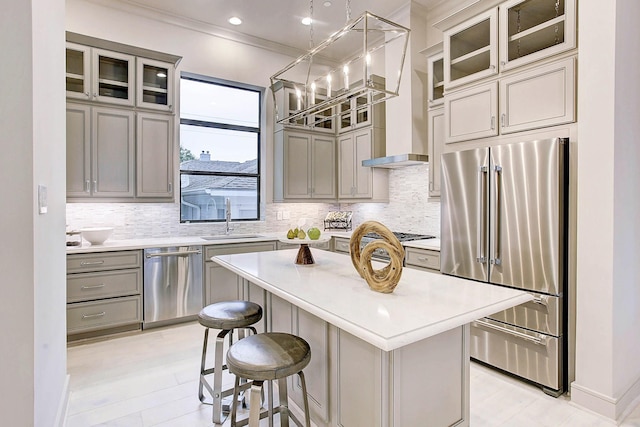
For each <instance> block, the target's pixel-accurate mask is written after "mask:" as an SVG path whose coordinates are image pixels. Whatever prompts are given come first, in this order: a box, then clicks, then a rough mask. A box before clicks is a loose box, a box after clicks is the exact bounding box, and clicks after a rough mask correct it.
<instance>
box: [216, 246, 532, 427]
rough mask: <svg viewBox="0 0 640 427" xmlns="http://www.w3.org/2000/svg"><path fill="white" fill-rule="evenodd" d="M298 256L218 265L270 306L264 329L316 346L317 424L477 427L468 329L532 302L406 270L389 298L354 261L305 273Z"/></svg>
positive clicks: (309, 372)
mask: <svg viewBox="0 0 640 427" xmlns="http://www.w3.org/2000/svg"><path fill="white" fill-rule="evenodd" d="M295 256H296V251H295V250H285V251H276V252H260V253H247V254H237V255H223V256H216V257H213V258H212V260H213V261H214V262H216V263H218V264H220V265H221V266H223V267H225V268H227V269H229V270H231V271H232V272H234V273H236V274H237V275H238V277H239V280H238V291H239V292H238V294H239V297H242V298H246V299H250V300H254V301H257V302H260V303H262V305H263V307H264V310H265V319H266V322H265V329H266V330H271V331H284V332H291V333H294V334H297V335H300V336H302V337H303V338H305V339H307V341H309V343H310V345H311V348H312V361H311V363H310V365H309V366H308V367H307V369H305V375H306V376H307V381H308V389H309V390H308V394H309V398H310V403H311V412H312V418H313V421H314V423H315V424H316V425H321V426H345V427H349V426H354V427H356V426H365V425H366V426H394V427H401V426H419V425H420V426H421V425H428V426H448V425H468V424H469V348H468V346H469V327H468V324H469V322H471V321H473V320H476V319H479V318H481V317H484V316H486V315H489V314H491V313H495V312H497V311H500V310H504V309H506V308H509V307H513V306H515V305H519V304H521V303H524V302H526V301H529V300H531V299H532V296H531V295H529V294H527V293H525V292H521V291H516V290H513V289H507V288H501V287H497V286H490V285H486V284H482V283H478V282H473V281H468V280H464V279H459V278H454V277H449V276H445V275H439V274H433V273H429V272H423V271H418V270H412V269H406V268H405V269H404V270H403V273H402V278H401V280H400V282H399V284H398V286H397V287H396V289H395V291H394V292H393V293H392V294H382V293H378V292H374V291H372V290H370V289H369V287H368V285H367V284H366V282H365V281H364V280H363V279H362V278H360V276H359V275H358V273H357V272H356V270H355V269H354V267H353V265H352V264H351V260H350V258H349V257H348V256H344V255H340V254H336V253H331V252H325V251H315V252H314V258H315V260H316V263H315V264H313V265H305V266H302V265H296V264H295V263H294V260H295ZM381 266H383V264H378V266H377V268H380V267H381ZM374 267H376V266H374ZM292 385H293V389H294V390H293V392H292V393H291V398H292V399H293V401H294V402H296V403H298V402H300V396H299V387H297V385H296V384H295V383H294V381H292Z"/></svg>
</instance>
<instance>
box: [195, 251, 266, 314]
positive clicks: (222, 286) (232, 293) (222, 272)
mask: <svg viewBox="0 0 640 427" xmlns="http://www.w3.org/2000/svg"><path fill="white" fill-rule="evenodd" d="M275 249H276V243H275V242H255V243H237V244H231V245H211V246H205V258H204V259H205V269H204V280H205V289H204V297H205V298H204V300H205V305H209V304H213V303H214V302H220V301H228V300H234V299H238V298H240V297H241V296H242V294H243V290H242V288H241V287H240V283H239V282H238V276H237V275H236V274H235V273H233V272H231V271H230V270H228V269H226V268H224V267H221V266H220V265H218V264H217V263H215V262H213V261H211V257H213V256H216V255H230V254H242V253H247V252H263V251H274V250H275Z"/></svg>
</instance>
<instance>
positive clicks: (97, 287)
mask: <svg viewBox="0 0 640 427" xmlns="http://www.w3.org/2000/svg"><path fill="white" fill-rule="evenodd" d="M100 288H104V283H100V284H99V285H89V286H82V287H81V288H80V290H82V291H89V290H91V289H100Z"/></svg>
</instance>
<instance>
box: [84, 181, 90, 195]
mask: <svg viewBox="0 0 640 427" xmlns="http://www.w3.org/2000/svg"><path fill="white" fill-rule="evenodd" d="M84 192H85V193H91V184H90V183H89V180H86V181H85V182H84Z"/></svg>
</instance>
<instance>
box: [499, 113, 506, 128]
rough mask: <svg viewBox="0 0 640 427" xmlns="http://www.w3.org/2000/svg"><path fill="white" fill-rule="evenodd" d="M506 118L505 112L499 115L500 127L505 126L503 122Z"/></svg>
mask: <svg viewBox="0 0 640 427" xmlns="http://www.w3.org/2000/svg"><path fill="white" fill-rule="evenodd" d="M506 119H507V115H506V114H505V113H502V114H501V115H500V126H501V127H505V123H506V121H507V120H506Z"/></svg>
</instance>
